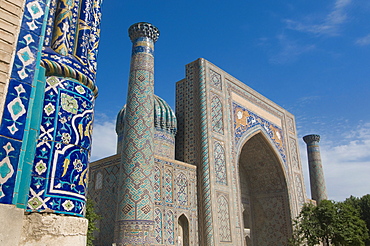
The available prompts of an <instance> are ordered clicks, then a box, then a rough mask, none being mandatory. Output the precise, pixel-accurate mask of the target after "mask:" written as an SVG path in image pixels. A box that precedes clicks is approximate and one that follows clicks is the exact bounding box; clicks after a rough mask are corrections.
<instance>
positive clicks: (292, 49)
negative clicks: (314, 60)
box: [269, 34, 315, 64]
mask: <svg viewBox="0 0 370 246" xmlns="http://www.w3.org/2000/svg"><path fill="white" fill-rule="evenodd" d="M277 39H278V41H279V45H280V47H281V50H280V52H279V53H278V54H276V55H274V56H272V57H271V58H270V60H269V61H270V62H271V63H275V64H285V63H289V62H293V61H295V60H296V59H297V57H298V56H300V55H301V54H303V53H306V52H309V51H311V50H313V49H315V46H314V45H299V44H297V43H296V42H295V41H293V40H289V39H288V38H287V37H286V36H285V35H283V34H282V35H278V36H277Z"/></svg>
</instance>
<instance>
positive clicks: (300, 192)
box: [295, 173, 305, 207]
mask: <svg viewBox="0 0 370 246" xmlns="http://www.w3.org/2000/svg"><path fill="white" fill-rule="evenodd" d="M295 187H296V192H297V196H298V205H299V207H302V206H303V204H304V203H305V199H304V190H303V184H302V180H301V176H300V175H299V174H298V173H296V174H295Z"/></svg>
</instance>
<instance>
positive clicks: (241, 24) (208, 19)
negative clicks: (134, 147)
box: [91, 0, 370, 200]
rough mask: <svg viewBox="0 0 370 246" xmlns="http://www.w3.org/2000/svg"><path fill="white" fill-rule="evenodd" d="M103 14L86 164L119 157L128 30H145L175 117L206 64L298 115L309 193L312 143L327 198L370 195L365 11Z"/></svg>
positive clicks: (230, 6) (369, 37)
mask: <svg viewBox="0 0 370 246" xmlns="http://www.w3.org/2000/svg"><path fill="white" fill-rule="evenodd" d="M102 14H103V17H102V26H101V42H100V49H99V55H98V75H97V85H98V87H99V97H98V99H97V101H96V108H95V109H96V111H95V114H96V115H95V125H94V138H93V151H92V159H91V160H96V159H99V158H102V157H105V156H109V155H112V154H114V153H115V148H116V147H115V146H116V139H115V132H114V127H115V118H116V115H117V113H118V111H119V110H120V109H121V107H122V106H123V105H124V104H125V102H126V94H127V81H128V72H129V63H130V53H131V41H130V40H129V38H128V34H127V29H128V27H129V26H130V25H131V24H134V23H136V22H142V21H146V22H150V23H152V24H154V25H155V26H157V27H158V28H159V30H160V32H161V35H160V37H159V39H158V42H157V43H156V46H155V52H156V54H155V93H156V94H157V95H159V96H160V97H162V98H164V99H165V100H166V101H167V102H168V103H169V104H170V105H171V106H172V108H174V105H175V82H177V81H179V80H181V79H183V78H184V76H185V67H184V66H185V65H186V64H187V63H190V62H192V61H194V60H196V59H197V58H199V57H203V58H205V59H207V60H209V61H210V62H212V63H214V64H215V65H216V66H218V67H220V68H221V69H223V70H225V71H226V72H228V73H230V74H231V75H233V76H234V77H236V78H237V79H239V80H241V81H243V82H244V83H245V84H247V85H248V86H250V87H251V88H253V89H254V90H256V91H258V92H259V93H261V94H262V95H264V96H266V97H267V98H269V99H270V100H272V101H274V102H275V103H277V104H279V105H280V106H282V107H284V108H286V109H287V110H289V111H290V112H291V113H293V114H294V115H295V117H296V123H297V127H298V137H299V140H300V147H301V158H302V165H303V167H304V169H305V174H306V177H305V179H306V186H307V189H308V188H309V187H308V185H307V184H308V175H307V170H306V169H307V168H306V167H307V161H306V150H305V144H304V142H303V140H302V136H304V135H306V134H311V133H315V134H319V135H321V154H322V159H323V165H324V172H325V176H326V180H327V189H328V193H329V198H330V199H333V200H343V199H345V198H346V197H349V196H350V195H354V196H362V195H364V194H368V193H370V67H369V64H370V1H368V0H328V1H308V0H298V1H297V0H295V1H293V0H291V1H282V0H275V1H266V0H260V1H256V0H255V1H251V0H234V1H221V0H214V1H205V0H198V1H195V0H187V1H169V0H167V1H163V0H157V1H145V0H144V1H120V0H110V1H109V0H105V1H104V2H103V6H102ZM308 194H309V193H308ZM309 196H310V195H309Z"/></svg>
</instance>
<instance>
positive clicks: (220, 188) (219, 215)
mask: <svg viewBox="0 0 370 246" xmlns="http://www.w3.org/2000/svg"><path fill="white" fill-rule="evenodd" d="M153 97H154V98H157V97H156V96H154V95H153ZM156 100H157V99H156ZM128 103H130V102H128ZM125 110H126V108H123V109H122V110H121V112H120V113H119V114H118V119H117V128H116V129H117V134H118V136H119V138H118V145H119V146H120V145H122V141H124V139H125V137H126V136H125V135H121V136H120V134H121V133H122V129H124V127H125V125H126V124H127V123H126V122H127V118H126V117H125V114H126V111H125ZM168 110H170V111H171V112H172V110H171V109H170V108H169V107H168V105H167V104H165V103H161V107H158V104H157V106H155V105H153V112H155V114H154V115H152V116H150V117H153V118H154V122H156V123H154V124H153V127H154V125H155V127H154V132H155V133H156V134H157V133H160V132H162V133H165V134H167V136H169V137H167V138H166V139H167V140H168V139H172V137H171V136H175V134H176V138H175V141H172V140H171V141H167V140H166V141H167V142H166V144H163V143H164V142H161V141H159V140H158V139H157V138H158V136H156V134H154V136H153V140H154V148H153V150H152V151H153V153H154V154H155V157H154V167H153V168H152V173H153V176H152V177H153V183H152V187H151V188H150V190H149V189H148V192H150V193H151V195H152V196H153V200H154V209H153V211H154V217H153V225H154V226H153V229H152V231H151V232H149V233H152V235H153V239H152V242H154V243H152V244H154V245H277V246H278V245H286V243H287V240H288V238H289V236H290V234H291V232H292V219H293V218H295V217H296V216H297V215H298V213H299V211H300V208H301V206H302V205H303V203H304V202H306V199H307V198H306V194H305V189H304V183H303V175H302V170H301V164H300V158H299V154H298V153H299V150H298V145H297V136H296V132H295V123H294V117H293V115H291V114H290V113H289V112H287V111H286V110H284V109H283V108H281V107H279V106H278V105H276V104H274V103H273V102H271V101H270V100H268V99H266V98H265V97H263V96H262V95H260V94H258V93H257V92H255V91H253V90H252V89H251V88H249V87H247V86H246V85H245V84H243V83H242V82H240V81H238V80H236V79H235V78H233V77H232V76H231V75H229V74H227V73H226V72H224V71H222V70H221V69H219V68H218V67H216V66H214V65H213V64H211V63H210V62H208V61H206V60H204V59H198V60H196V61H194V62H192V63H190V64H188V65H186V78H185V79H183V80H181V81H179V82H178V83H177V87H176V119H175V120H176V121H177V132H176V131H171V129H172V128H171V127H168V126H169V125H171V126H173V122H174V118H173V116H172V114H170V115H171V117H162V118H158V115H162V113H163V112H166V111H168ZM159 119H162V120H159ZM158 122H162V123H160V124H159V123H158ZM170 122H172V123H171V124H170ZM173 144H174V145H175V158H174V156H173V152H172V154H168V153H169V152H168V151H167V149H168V147H169V146H171V145H172V148H173V147H174V146H173ZM127 151H129V150H128V149H127V148H123V147H120V148H118V153H117V155H115V156H112V157H109V158H106V159H102V160H99V161H97V162H94V163H92V164H91V177H92V179H91V183H90V187H95V188H92V189H93V190H90V191H91V193H90V195H91V197H92V198H93V199H94V200H95V201H96V208H97V211H98V213H101V214H102V215H103V219H102V221H101V222H100V230H101V231H100V232H99V233H98V237H97V240H96V245H109V244H110V243H111V242H112V238H113V232H112V230H111V228H112V227H113V226H112V221H114V218H113V217H114V216H113V212H112V211H115V208H113V207H112V206H117V205H116V204H117V202H116V201H117V199H124V197H125V196H124V193H122V192H121V193H118V194H113V193H112V190H114V191H116V188H115V187H116V185H115V183H114V182H116V181H115V180H117V175H118V173H119V171H118V169H119V168H121V167H122V165H123V166H124V165H127V162H123V159H122V158H121V159H120V156H122V155H126V152H127ZM175 159H176V160H175ZM113 160H114V163H113ZM136 160H138V159H136ZM178 160H180V161H181V162H180V161H178ZM119 162H120V163H121V167H119V166H120V163H119ZM112 171H113V173H112ZM104 175H107V176H106V178H104V177H105V176H104ZM131 179H133V176H132V177H130V180H131ZM101 180H107V181H108V180H109V181H108V182H104V181H103V182H102V181H101ZM126 180H127V178H126V179H124V180H123V182H127V181H126ZM133 180H136V182H137V183H136V184H137V185H142V184H143V183H142V182H141V181H140V180H141V179H133ZM109 182H110V183H109ZM130 182H131V181H130ZM118 187H119V186H118ZM131 192H133V191H131ZM135 192H136V191H135ZM103 193H108V194H109V195H107V194H103ZM132 194H134V193H132ZM135 194H136V195H137V196H140V194H141V192H136V193H135ZM107 204H110V205H107ZM112 204H113V205H112ZM107 206H110V207H109V208H108V207H107ZM111 209H112V210H111ZM132 209H133V208H132V207H129V208H128V207H127V206H124V207H122V208H118V214H119V213H121V212H120V211H119V210H122V211H123V212H125V211H130V210H132ZM108 210H109V211H108ZM135 221H136V220H134V221H133V222H132V223H136V222H135ZM115 223H117V218H116V220H115ZM137 223H138V224H137V225H138V226H137V227H136V228H137V229H136V232H137V233H138V234H137V235H138V236H137V238H136V239H135V240H136V242H135V241H134V240H133V237H132V236H130V237H131V239H130V240H131V242H130V243H128V244H127V245H138V244H140V243H139V242H141V244H142V245H147V242H146V241H145V240H147V239H146V238H147V234H145V233H141V230H142V229H141V228H142V227H141V226H140V225H141V224H140V221H139V222H137ZM107 228H110V229H109V230H107ZM147 228H149V227H147ZM121 229H122V228H121ZM116 230H117V228H116ZM123 230H126V231H129V233H132V232H133V229H132V227H124V228H123ZM148 230H150V229H148ZM147 232H148V231H147ZM139 235H141V236H139ZM141 237H142V238H141ZM113 240H114V239H113ZM114 241H115V242H117V239H115V240H114ZM148 245H149V244H148Z"/></svg>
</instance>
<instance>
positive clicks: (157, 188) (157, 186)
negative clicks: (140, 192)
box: [154, 165, 162, 202]
mask: <svg viewBox="0 0 370 246" xmlns="http://www.w3.org/2000/svg"><path fill="white" fill-rule="evenodd" d="M161 176H162V175H161V170H160V169H159V167H158V166H157V165H155V167H154V200H155V201H156V202H159V201H161V200H162V197H161V188H162V183H161Z"/></svg>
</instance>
